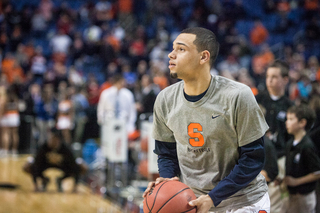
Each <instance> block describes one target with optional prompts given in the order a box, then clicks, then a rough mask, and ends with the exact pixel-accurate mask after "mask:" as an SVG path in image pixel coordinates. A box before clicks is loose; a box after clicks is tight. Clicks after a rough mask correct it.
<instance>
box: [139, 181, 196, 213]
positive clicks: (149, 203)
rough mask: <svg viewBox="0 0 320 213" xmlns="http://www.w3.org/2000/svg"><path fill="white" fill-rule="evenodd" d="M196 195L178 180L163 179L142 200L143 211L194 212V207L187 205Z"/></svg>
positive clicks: (164, 212)
mask: <svg viewBox="0 0 320 213" xmlns="http://www.w3.org/2000/svg"><path fill="white" fill-rule="evenodd" d="M195 199H196V196H195V194H194V193H193V191H192V190H191V189H190V188H189V187H188V186H187V185H186V184H184V183H182V182H180V181H173V180H170V181H163V182H161V183H159V184H158V185H156V186H155V187H154V188H153V189H151V191H150V192H149V193H148V194H147V196H146V197H145V198H144V200H143V212H144V213H156V212H157V213H182V212H188V213H196V212H197V210H196V207H194V206H189V204H188V203H189V202H190V201H191V200H195Z"/></svg>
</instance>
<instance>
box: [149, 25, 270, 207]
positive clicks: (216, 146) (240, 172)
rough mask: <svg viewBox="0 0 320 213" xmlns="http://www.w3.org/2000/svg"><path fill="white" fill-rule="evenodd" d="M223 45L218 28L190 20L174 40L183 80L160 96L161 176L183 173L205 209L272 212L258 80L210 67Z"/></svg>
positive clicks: (174, 69) (175, 70)
mask: <svg viewBox="0 0 320 213" xmlns="http://www.w3.org/2000/svg"><path fill="white" fill-rule="evenodd" d="M218 50H219V43H218V42H217V40H216V37H215V35H214V34H213V33H212V32H211V31H209V30H207V29H204V28H198V27H196V28H188V29H185V30H183V31H182V32H181V34H180V35H179V36H178V37H177V38H176V39H175V41H174V42H173V50H172V52H171V53H169V55H168V56H169V58H170V61H169V69H170V75H171V77H173V78H179V79H182V80H183V81H180V82H178V83H176V84H174V85H171V86H169V87H167V88H166V89H164V90H162V91H161V92H160V93H159V95H158V97H157V99H156V102H155V107H154V119H153V120H154V121H153V124H154V128H153V137H154V138H155V140H156V144H155V145H156V148H155V151H154V152H155V153H156V154H157V155H158V167H159V173H160V178H158V179H156V181H155V182H150V183H149V185H148V188H147V189H146V191H145V192H144V194H143V197H145V196H146V195H147V193H148V192H149V191H150V190H151V188H152V187H153V186H155V185H157V184H158V183H160V182H161V181H164V180H170V179H178V177H180V180H181V181H182V182H184V183H185V184H187V185H188V186H189V187H190V188H191V189H192V190H193V191H194V192H195V194H196V196H197V199H196V200H192V201H190V202H189V205H191V206H196V207H197V213H207V212H208V211H210V212H228V213H231V212H232V213H244V212H256V213H262V212H270V210H269V209H270V201H269V196H268V193H267V190H268V187H267V184H266V180H265V178H264V177H263V176H262V175H261V174H260V171H261V169H262V168H263V164H264V147H263V136H264V134H265V132H266V130H267V129H268V125H267V124H266V121H265V119H264V116H263V114H262V112H261V110H260V108H259V106H258V104H257V102H256V101H255V97H254V95H253V93H252V92H251V90H250V88H249V87H247V86H245V85H243V84H241V83H238V82H235V81H232V80H229V79H226V78H224V77H220V76H212V75H211V74H210V68H211V66H212V65H213V63H214V61H215V59H216V57H217V54H218Z"/></svg>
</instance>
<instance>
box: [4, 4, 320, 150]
mask: <svg viewBox="0 0 320 213" xmlns="http://www.w3.org/2000/svg"><path fill="white" fill-rule="evenodd" d="M319 7H320V6H319V2H318V1H311V0H266V1H262V0H259V1H246V0H173V1H164V0H155V1H151V0H119V1H115V0H91V1H85V0H70V1H61V0H32V1H30V0H28V1H27V0H25V1H10V0H3V1H1V2H0V58H1V76H0V87H1V91H2V92H1V97H5V96H10V97H12V98H11V100H7V99H5V98H4V101H10V102H13V103H15V104H16V108H17V109H18V110H19V115H20V116H21V117H20V120H21V121H22V120H23V119H26V116H31V117H32V119H33V120H34V122H32V125H33V127H34V128H33V131H32V132H33V136H34V137H35V138H36V140H37V143H39V144H41V143H43V142H44V141H45V140H46V134H45V130H46V129H47V128H51V127H52V126H53V125H55V124H56V123H57V122H58V120H59V119H60V121H61V119H64V120H63V122H62V125H61V127H60V128H62V129H64V133H63V135H64V138H65V140H66V141H67V142H68V143H71V142H74V141H80V142H83V140H84V136H83V134H82V133H83V132H84V135H86V137H88V138H89V137H99V128H98V127H97V126H98V125H97V118H96V107H97V103H98V101H99V96H100V94H101V92H102V91H103V90H104V89H105V88H108V87H109V86H110V83H111V79H112V76H114V75H115V74H118V73H120V74H122V75H123V76H124V78H125V80H126V84H127V88H128V89H130V90H131V91H132V92H133V94H134V96H135V102H136V103H137V109H138V114H141V113H150V112H152V106H151V107H150V102H148V104H146V105H145V106H143V104H142V101H141V99H142V96H143V86H142V85H141V81H142V79H143V76H145V75H146V76H148V79H150V81H151V83H152V85H153V87H156V88H158V90H159V91H160V90H161V89H163V88H165V87H167V86H168V85H170V84H172V83H174V82H175V81H174V80H172V79H170V78H169V75H168V56H167V55H168V53H169V52H170V50H171V49H172V41H173V40H174V39H175V37H176V35H177V34H178V33H179V32H180V31H181V30H182V29H184V28H186V27H191V26H201V27H206V28H208V29H210V30H212V31H213V32H214V33H215V34H216V35H217V37H218V40H219V42H220V45H221V46H220V54H219V57H218V59H217V61H216V63H215V66H214V68H213V69H212V73H213V74H219V75H223V76H226V77H228V78H232V79H234V80H237V81H240V82H242V83H245V84H247V85H248V86H250V87H251V88H252V91H253V92H254V94H255V95H256V94H258V93H259V92H260V91H264V90H265V89H266V87H265V70H266V67H267V66H268V65H269V64H270V63H271V62H272V61H274V60H275V59H282V60H285V61H286V62H288V63H289V65H290V72H289V77H290V82H289V84H288V88H287V91H286V93H287V94H288V96H289V97H290V99H291V100H292V101H293V102H295V103H300V102H309V101H310V100H313V99H315V97H317V99H318V96H319V94H320V88H319V81H320V64H319V57H320V48H319V46H320V37H319V35H320V16H319V14H320V13H319ZM146 78H147V77H146ZM312 103H313V105H317V104H316V103H317V101H314V100H313V101H312ZM151 105H152V104H151ZM317 107H319V106H317ZM2 113H6V112H2ZM27 118H28V119H29V117H27ZM66 120H68V121H66ZM65 122H69V123H68V124H66V123H65ZM88 123H90V125H88ZM16 125H19V123H16ZM137 128H138V125H137ZM6 137H7V136H6ZM2 140H3V137H2ZM5 140H6V139H5ZM22 142H23V141H22ZM2 146H3V145H2Z"/></svg>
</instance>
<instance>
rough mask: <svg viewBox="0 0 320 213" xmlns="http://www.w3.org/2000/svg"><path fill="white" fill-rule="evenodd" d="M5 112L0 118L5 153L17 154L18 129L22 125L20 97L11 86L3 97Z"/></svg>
mask: <svg viewBox="0 0 320 213" xmlns="http://www.w3.org/2000/svg"><path fill="white" fill-rule="evenodd" d="M2 101H3V103H1V104H3V113H2V116H1V119H0V125H1V130H2V131H1V136H2V143H3V149H4V155H8V154H9V150H11V152H10V154H12V155H13V156H17V154H18V146H19V134H18V129H19V126H20V114H19V105H18V103H19V99H18V94H16V93H15V91H14V88H13V87H12V86H11V87H9V88H8V89H7V91H6V93H5V95H4V97H3V99H2Z"/></svg>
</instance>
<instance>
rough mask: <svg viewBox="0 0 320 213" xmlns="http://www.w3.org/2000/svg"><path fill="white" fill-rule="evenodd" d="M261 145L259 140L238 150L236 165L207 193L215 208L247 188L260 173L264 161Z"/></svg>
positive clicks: (261, 140) (262, 146) (261, 142)
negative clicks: (238, 155) (238, 156)
mask: <svg viewBox="0 0 320 213" xmlns="http://www.w3.org/2000/svg"><path fill="white" fill-rule="evenodd" d="M263 143H264V141H263V138H260V139H258V140H256V141H254V142H252V143H249V144H247V145H245V146H242V147H240V148H239V154H240V158H239V161H238V164H237V165H236V166H235V167H234V168H233V170H232V171H231V173H230V174H229V175H228V176H226V177H225V178H224V179H223V180H221V181H220V182H219V184H218V185H217V186H216V187H215V188H214V189H212V190H211V191H210V192H209V196H210V197H211V199H212V201H213V203H214V205H215V206H218V205H219V204H220V203H221V201H222V200H224V199H226V198H228V197H230V196H231V195H233V194H235V193H236V192H238V191H239V190H240V189H242V188H243V187H245V186H247V185H248V184H249V183H250V182H251V181H253V180H254V179H255V177H256V176H257V175H258V174H259V173H260V171H261V169H262V168H263V165H264V159H265V153H264V145H263Z"/></svg>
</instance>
